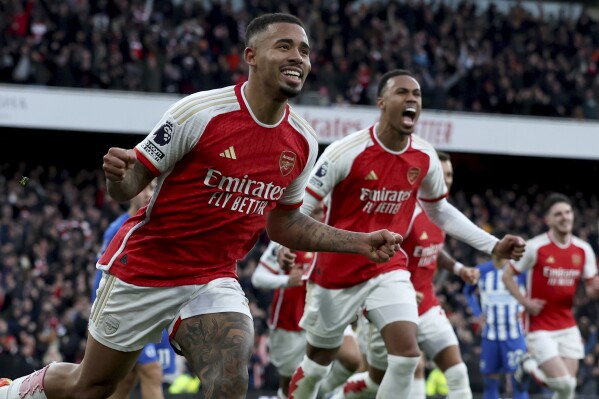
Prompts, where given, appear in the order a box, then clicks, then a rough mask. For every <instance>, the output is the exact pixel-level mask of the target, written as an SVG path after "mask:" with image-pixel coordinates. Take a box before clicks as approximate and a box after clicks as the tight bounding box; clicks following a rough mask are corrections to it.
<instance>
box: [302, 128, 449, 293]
mask: <svg viewBox="0 0 599 399" xmlns="http://www.w3.org/2000/svg"><path fill="white" fill-rule="evenodd" d="M375 131H376V125H375V126H371V127H370V128H368V129H364V130H361V131H358V132H355V133H353V134H351V135H349V136H347V137H345V138H343V139H341V140H339V141H337V142H335V143H333V144H331V145H329V146H328V147H327V149H326V150H325V151H324V153H323V154H322V155H321V157H320V158H319V160H318V162H317V163H316V166H315V167H314V170H313V171H312V174H311V177H310V181H309V182H308V188H307V189H306V190H307V191H308V193H309V194H310V195H312V196H314V197H315V198H317V199H318V200H322V199H323V198H325V197H326V198H327V209H328V210H327V215H326V220H325V222H326V223H327V224H329V225H331V226H334V227H337V228H341V229H346V230H352V231H360V232H371V231H375V230H380V229H388V230H390V231H392V232H395V233H399V234H401V235H402V236H405V233H406V231H407V229H408V226H409V224H410V220H411V219H412V214H413V213H414V207H415V206H416V200H417V198H419V199H420V200H422V201H438V200H440V199H443V198H445V197H446V196H447V188H446V186H445V181H444V180H443V170H442V168H441V163H440V161H439V159H438V158H437V153H436V152H435V150H434V149H433V147H432V146H431V145H430V144H429V143H428V142H426V141H425V140H423V139H422V138H420V137H418V136H414V135H412V136H410V139H409V143H408V145H407V146H406V148H405V149H404V150H402V151H398V152H396V151H391V150H389V149H387V148H385V147H384V146H383V145H382V144H381V143H380V141H379V139H378V137H377V136H376V134H375V133H374V132H375ZM396 269H407V255H406V253H404V252H403V250H402V251H400V253H398V254H396V255H395V256H394V257H393V258H392V259H391V260H390V261H389V262H384V263H379V264H376V263H373V262H371V261H369V260H368V259H367V258H366V257H364V256H362V255H354V254H340V253H332V252H321V253H319V254H318V255H317V257H316V262H315V265H314V267H313V270H311V271H310V279H311V280H312V281H314V282H315V283H317V284H318V285H320V286H322V287H325V288H331V289H337V288H347V287H351V286H354V285H356V284H360V283H362V282H364V281H366V280H368V279H370V278H372V277H374V276H377V275H379V274H382V273H386V272H389V271H391V270H396Z"/></svg>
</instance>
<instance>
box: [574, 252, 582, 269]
mask: <svg viewBox="0 0 599 399" xmlns="http://www.w3.org/2000/svg"><path fill="white" fill-rule="evenodd" d="M572 263H573V264H574V266H580V264H581V263H582V258H581V257H580V255H572Z"/></svg>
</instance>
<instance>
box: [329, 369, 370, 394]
mask: <svg viewBox="0 0 599 399" xmlns="http://www.w3.org/2000/svg"><path fill="white" fill-rule="evenodd" d="M378 390H379V384H377V383H376V382H374V381H373V380H372V378H370V375H369V374H368V371H364V372H362V373H357V374H354V375H352V376H351V377H349V379H348V380H347V381H346V382H345V384H343V389H341V390H340V391H339V393H338V395H337V396H333V398H335V399H371V398H372V397H374V395H376V393H377V391H378Z"/></svg>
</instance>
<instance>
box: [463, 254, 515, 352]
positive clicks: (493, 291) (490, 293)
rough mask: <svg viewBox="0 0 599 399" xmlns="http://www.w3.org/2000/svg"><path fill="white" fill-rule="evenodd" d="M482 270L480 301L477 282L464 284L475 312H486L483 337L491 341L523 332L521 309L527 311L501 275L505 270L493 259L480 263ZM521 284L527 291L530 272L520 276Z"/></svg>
mask: <svg viewBox="0 0 599 399" xmlns="http://www.w3.org/2000/svg"><path fill="white" fill-rule="evenodd" d="M476 267H477V268H478V269H479V270H480V280H479V281H478V288H479V293H480V304H479V301H478V298H477V296H476V286H475V285H469V284H467V285H466V286H464V295H465V296H466V300H467V301H468V305H470V308H471V309H472V313H473V314H474V315H475V316H476V317H479V316H480V315H481V313H483V314H484V315H485V325H484V327H483V332H482V337H483V338H486V339H489V340H491V341H505V340H508V339H515V338H518V337H520V336H522V331H523V329H522V322H521V318H520V313H521V312H522V311H524V308H523V307H522V305H520V304H519V303H518V301H516V299H514V297H513V296H512V295H511V294H510V292H509V291H508V290H507V288H506V287H505V285H504V284H503V281H502V280H501V276H502V275H503V270H501V269H497V268H496V267H495V266H494V265H493V262H491V261H489V262H487V263H483V264H481V265H478V266H476ZM517 281H518V286H519V287H520V290H521V291H522V292H523V293H524V292H525V291H526V274H525V273H523V274H520V275H518V276H517Z"/></svg>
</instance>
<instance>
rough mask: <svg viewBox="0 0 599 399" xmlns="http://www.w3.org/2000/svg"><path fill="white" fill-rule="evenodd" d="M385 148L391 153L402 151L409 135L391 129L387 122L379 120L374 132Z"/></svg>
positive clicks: (393, 128)
mask: <svg viewBox="0 0 599 399" xmlns="http://www.w3.org/2000/svg"><path fill="white" fill-rule="evenodd" d="M375 134H376V135H377V137H378V138H379V140H380V142H381V143H382V144H383V145H384V146H385V148H387V149H389V150H391V151H396V152H397V151H402V150H403V149H404V148H406V146H407V145H408V141H409V139H410V133H405V132H402V131H400V130H399V129H396V128H395V127H393V126H392V125H391V124H390V123H389V122H388V121H384V120H382V119H381V121H380V122H379V124H378V126H377V130H376V132H375Z"/></svg>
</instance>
